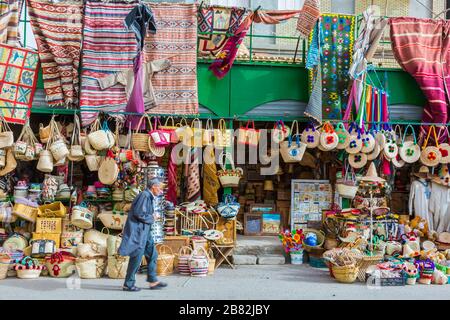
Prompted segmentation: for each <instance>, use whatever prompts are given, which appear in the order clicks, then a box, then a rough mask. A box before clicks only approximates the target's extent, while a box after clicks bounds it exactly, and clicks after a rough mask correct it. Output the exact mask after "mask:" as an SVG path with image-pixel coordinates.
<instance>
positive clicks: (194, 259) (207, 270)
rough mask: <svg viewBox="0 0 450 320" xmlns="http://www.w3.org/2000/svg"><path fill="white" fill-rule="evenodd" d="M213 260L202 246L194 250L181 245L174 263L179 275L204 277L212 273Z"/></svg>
mask: <svg viewBox="0 0 450 320" xmlns="http://www.w3.org/2000/svg"><path fill="white" fill-rule="evenodd" d="M215 262H216V261H215V259H214V257H213V256H212V254H211V252H209V253H208V252H207V251H206V249H204V248H203V247H199V248H197V249H195V250H192V249H191V248H190V247H182V248H180V251H179V252H178V255H177V256H176V261H175V264H176V266H177V269H178V273H179V274H181V275H185V276H189V275H190V276H192V277H206V276H207V275H211V274H213V273H214V267H215Z"/></svg>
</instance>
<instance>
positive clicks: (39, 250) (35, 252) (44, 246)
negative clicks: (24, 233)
mask: <svg viewBox="0 0 450 320" xmlns="http://www.w3.org/2000/svg"><path fill="white" fill-rule="evenodd" d="M30 244H31V256H32V257H43V256H46V255H49V254H53V253H55V251H56V244H55V241H53V240H48V239H39V240H33V241H31V243H30Z"/></svg>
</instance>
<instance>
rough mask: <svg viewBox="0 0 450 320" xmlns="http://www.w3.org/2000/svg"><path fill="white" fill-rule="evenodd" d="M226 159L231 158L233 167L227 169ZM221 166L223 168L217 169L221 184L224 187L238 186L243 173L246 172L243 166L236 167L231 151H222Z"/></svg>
mask: <svg viewBox="0 0 450 320" xmlns="http://www.w3.org/2000/svg"><path fill="white" fill-rule="evenodd" d="M224 159H225V162H226V159H228V160H229V162H230V164H231V167H232V169H226V168H225V162H224ZM220 160H221V162H220V167H221V168H222V170H218V171H217V176H218V177H219V181H220V184H221V185H222V187H224V188H227V187H237V186H239V180H241V177H242V175H243V174H244V171H243V170H242V168H235V166H234V161H233V158H232V156H231V154H230V153H228V152H222V154H221V155H220Z"/></svg>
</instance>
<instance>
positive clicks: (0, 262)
mask: <svg viewBox="0 0 450 320" xmlns="http://www.w3.org/2000/svg"><path fill="white" fill-rule="evenodd" d="M11 260H12V259H11V256H10V255H9V254H7V253H1V254H0V280H3V279H5V278H6V277H7V276H8V270H9V267H10V266H11Z"/></svg>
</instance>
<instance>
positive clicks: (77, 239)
mask: <svg viewBox="0 0 450 320" xmlns="http://www.w3.org/2000/svg"><path fill="white" fill-rule="evenodd" d="M82 242H83V231H66V232H63V233H61V248H73V247H76V246H78V245H79V244H80V243H82Z"/></svg>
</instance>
